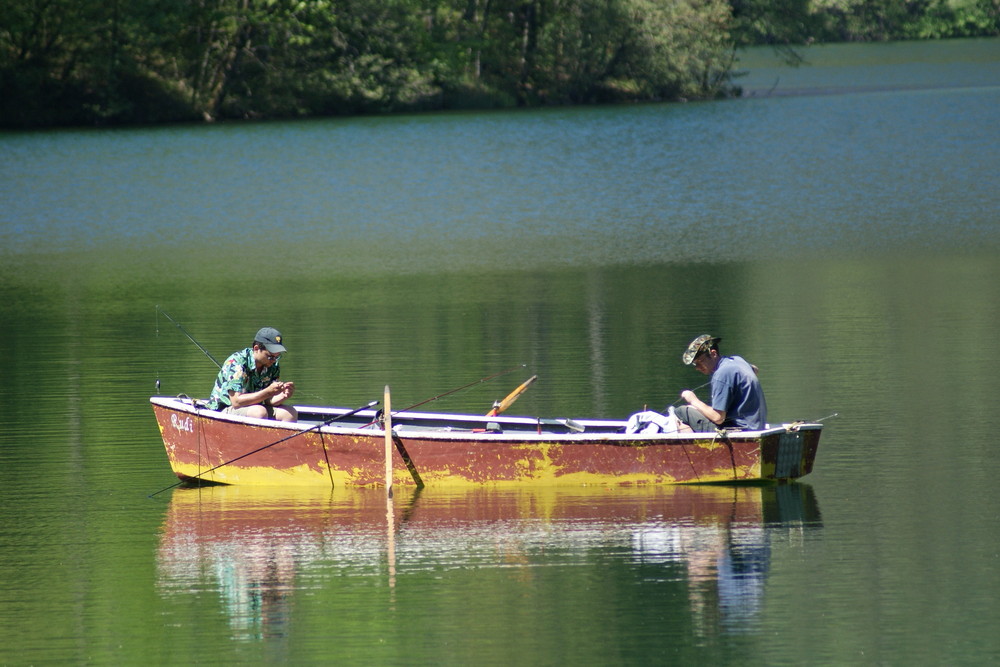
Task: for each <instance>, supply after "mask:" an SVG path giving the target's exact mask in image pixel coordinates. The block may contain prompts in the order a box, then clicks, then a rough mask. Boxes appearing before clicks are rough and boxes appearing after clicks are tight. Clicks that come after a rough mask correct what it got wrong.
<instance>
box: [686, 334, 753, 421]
mask: <svg viewBox="0 0 1000 667" xmlns="http://www.w3.org/2000/svg"><path fill="white" fill-rule="evenodd" d="M720 340H722V339H721V338H714V337H712V336H709V335H707V334H706V335H704V336H698V337H697V338H695V339H694V340H693V341H691V344H690V345H688V348H687V350H686V351H685V352H684V355H683V357H681V358H682V359H683V361H684V363H685V364H687V365H689V366H694V367H695V369H696V370H697V371H698V372H700V373H704V374H705V375H711V376H712V382H711V385H712V402H711V405H709V404H707V403H705V402H703V401H702V400H701V399H699V398H698V397H697V396H696V395H695V393H694V392H693V391H691V390H690V389H685V390H684V391H682V392H681V398H682V399H684V400H685V401H687V403H688V404H687V405H685V406H682V407H680V408H677V409H675V410H674V413H675V414H676V415H677V417H678V418H679V419H680V420H681V421H682V422H684V423H685V424H687V425H688V426H690V427H691V429H692V430H693V431H695V432H698V433H704V432H712V431H715V430H716V429H719V428H733V429H743V430H748V431H759V430H762V429H765V428H767V403H766V402H765V401H764V390H763V389H761V387H760V380H758V379H757V367H756V366H753V365H752V364H750V363H748V362H747V361H746V359H744V358H743V357H737V356H735V355H733V356H730V357H723V356H722V355H721V354H719V341H720Z"/></svg>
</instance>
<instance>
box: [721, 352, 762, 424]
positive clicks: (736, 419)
mask: <svg viewBox="0 0 1000 667" xmlns="http://www.w3.org/2000/svg"><path fill="white" fill-rule="evenodd" d="M712 408H713V409H715V410H725V411H726V421H724V422H723V423H722V426H723V427H730V428H731V427H734V426H735V427H739V428H743V429H747V430H750V431H759V430H761V429H763V428H765V427H766V426H767V403H766V402H765V401H764V390H763V389H761V387H760V380H758V379H757V374H756V373H754V372H753V368H751V367H750V364H749V363H747V361H746V359H744V358H743V357H737V356H735V355H734V356H731V357H723V358H722V359H721V360H720V361H719V365H718V367H717V368H716V369H715V372H714V373H712Z"/></svg>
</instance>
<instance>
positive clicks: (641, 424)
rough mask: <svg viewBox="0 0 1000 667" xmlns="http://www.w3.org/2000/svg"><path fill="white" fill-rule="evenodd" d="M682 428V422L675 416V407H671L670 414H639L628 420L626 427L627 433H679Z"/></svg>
mask: <svg viewBox="0 0 1000 667" xmlns="http://www.w3.org/2000/svg"><path fill="white" fill-rule="evenodd" d="M679 428H680V420H679V419H677V415H675V414H674V406H672V405H671V406H670V414H666V415H661V414H660V413H659V412H653V411H652V410H646V411H645V412H637V413H635V414H634V415H632V416H631V417H629V418H628V424H626V425H625V432H626V433H677V431H678V429H679Z"/></svg>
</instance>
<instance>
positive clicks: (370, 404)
mask: <svg viewBox="0 0 1000 667" xmlns="http://www.w3.org/2000/svg"><path fill="white" fill-rule="evenodd" d="M376 405H378V401H369V402H368V403H366V404H365V405H362V406H361V407H360V408H355V409H353V410H351V411H350V412H345V413H344V414H342V415H337V416H336V417H331V418H330V419H327V420H326V421H323V422H320V423H319V424H315V425H313V426H310V427H309V428H307V429H303V430H301V431H297V432H295V433H292V434H291V435H286V436H285V437H284V438H281V439H280V440H275V441H274V442H272V443H270V444H268V445H264V446H263V447H258V448H257V449H255V450H253V451H250V452H247V453H246V454H241V455H239V456H237V457H236V458H234V459H229V460H228V461H226V462H225V463H220V464H219V465H217V466H215V467H214V468H209V469H208V470H206V471H205V472H200V473H198V474H197V475H195V476H194V477H189V478H187V479H182V480H181V481H179V482H177V483H176V484H171V485H170V486H167V487H165V488H162V489H160V490H159V491H157V492H156V493H151V494H149V497H150V498H152V497H153V496H156V495H159V494H161V493H163V492H164V491H169V490H170V489H173V488H175V487H178V486H180V485H181V484H184V483H186V482H190V481H193V480H196V479H200V478H201V477H202V475H207V474H208V473H210V472H212V471H214V470H218V469H219V468H222V467H223V466H227V465H229V464H231V463H235V462H237V461H239V460H240V459H245V458H246V457H248V456H250V455H251V454H256V453H257V452H262V451H264V450H265V449H267V448H269V447H274V446H275V445H280V444H281V443H283V442H286V441H288V440H291V439H292V438H296V437H298V436H300V435H303V434H305V433H309V432H310V431H315V430H316V429H320V428H323V427H324V426H329V425H330V424H332V423H333V422H335V421H337V420H339V419H344V418H346V417H351V416H353V415H356V414H358V413H359V412H361V411H362V410H367V409H369V408H373V407H375V406H376Z"/></svg>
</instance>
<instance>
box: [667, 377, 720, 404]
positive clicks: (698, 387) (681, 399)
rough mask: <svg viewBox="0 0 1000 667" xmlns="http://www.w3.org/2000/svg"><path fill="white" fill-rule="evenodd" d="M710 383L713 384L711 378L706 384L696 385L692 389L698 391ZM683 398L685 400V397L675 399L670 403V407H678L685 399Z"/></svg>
mask: <svg viewBox="0 0 1000 667" xmlns="http://www.w3.org/2000/svg"><path fill="white" fill-rule="evenodd" d="M710 384H712V381H711V380H709V381H708V382H706V383H705V384H702V385H698V386H697V387H695V388H694V389H692V390H691V391H698V390H699V389H704V388H705V387H707V386H708V385H710ZM683 400H684V399H683V398H678V399H677V400H676V401H674V402H673V403H671V404H670V407H675V408H676V407H677V404H678V403H680V402H681V401H683Z"/></svg>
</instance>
